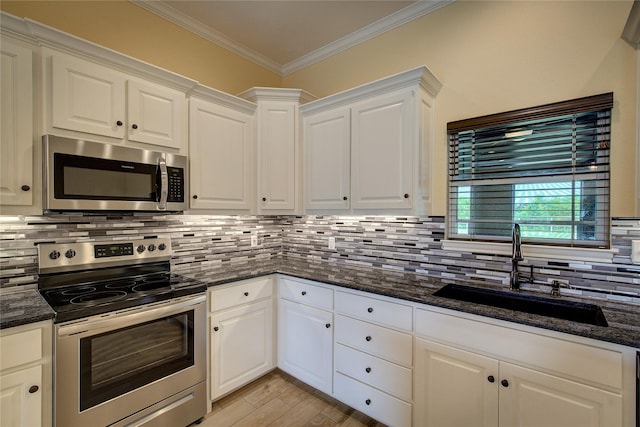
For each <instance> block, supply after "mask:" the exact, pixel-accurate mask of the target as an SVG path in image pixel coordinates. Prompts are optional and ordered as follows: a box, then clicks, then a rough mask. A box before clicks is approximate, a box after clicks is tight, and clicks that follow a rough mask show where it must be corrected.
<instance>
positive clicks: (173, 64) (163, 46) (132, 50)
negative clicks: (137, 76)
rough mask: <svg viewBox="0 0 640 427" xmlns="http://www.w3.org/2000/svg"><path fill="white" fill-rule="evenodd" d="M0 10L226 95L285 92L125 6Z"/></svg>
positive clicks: (21, 5) (276, 80)
mask: <svg viewBox="0 0 640 427" xmlns="http://www.w3.org/2000/svg"><path fill="white" fill-rule="evenodd" d="M0 9H2V10H3V11H4V12H7V13H10V14H12V15H15V16H18V17H20V18H25V17H28V18H31V19H33V20H34V21H38V22H41V23H43V24H46V25H49V26H51V27H54V28H57V29H59V30H62V31H65V32H67V33H70V34H73V35H76V36H78V37H81V38H83V39H85V40H89V41H91V42H94V43H97V44H99V45H102V46H105V47H108V48H111V49H113V50H116V51H118V52H121V53H124V54H126V55H129V56H132V57H134V58H138V59H141V60H143V61H146V62H149V63H151V64H154V65H157V66H159V67H162V68H165V69H167V70H170V71H173V72H175V73H178V74H181V75H183V76H186V77H190V78H192V79H194V80H197V81H199V82H200V83H202V84H204V85H206V86H210V87H213V88H216V89H219V90H222V91H224V92H228V93H232V94H235V93H240V92H242V91H244V90H246V89H248V88H251V87H254V86H271V87H280V86H282V77H281V76H280V75H278V74H275V73H273V72H271V71H269V70H267V69H265V68H263V67H261V66H259V65H256V64H255V63H253V62H251V61H248V60H246V59H244V58H241V57H240V56H238V55H236V54H234V53H232V52H230V51H228V50H226V49H223V48H221V47H219V46H217V45H215V44H213V43H211V42H209V41H207V40H205V39H203V38H202V37H199V36H196V35H195V34H193V33H190V32H189V31H187V30H185V29H184V28H182V27H180V26H178V25H175V24H172V23H170V22H169V21H167V20H165V19H163V18H160V17H159V16H156V15H154V14H153V13H150V12H148V11H146V10H145V9H143V8H141V7H139V6H136V5H134V4H133V3H130V2H129V1H126V0H110V1H95V0H93V1H5V0H2V1H0Z"/></svg>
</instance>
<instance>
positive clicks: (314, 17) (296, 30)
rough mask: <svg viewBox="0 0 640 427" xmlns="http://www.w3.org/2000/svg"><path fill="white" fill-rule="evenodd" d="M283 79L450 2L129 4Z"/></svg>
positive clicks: (172, 0)
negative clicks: (283, 76)
mask: <svg viewBox="0 0 640 427" xmlns="http://www.w3.org/2000/svg"><path fill="white" fill-rule="evenodd" d="M130 1H131V2H132V3H134V4H137V5H139V6H141V7H143V8H145V9H147V10H149V11H151V12H153V13H155V14H157V15H159V16H162V17H163V18H165V19H167V20H169V21H171V22H174V23H176V24H178V25H180V26H182V27H184V28H186V29H188V30H189V31H192V32H194V33H196V34H198V35H200V36H202V37H204V38H206V39H208V40H210V41H212V42H214V43H216V44H218V45H221V46H222V47H225V48H227V49H229V50H231V51H232V52H235V53H237V54H239V55H241V56H243V57H245V58H248V59H250V60H251V61H253V62H255V63H257V64H259V65H262V66H264V67H266V68H268V69H270V70H272V71H274V72H277V73H279V74H281V75H287V74H290V73H292V72H294V71H297V70H299V69H301V68H304V67H306V66H308V65H311V64H313V63H314V62H317V61H320V60H322V59H324V58H327V57H329V56H331V55H334V54H336V53H338V52H340V51H342V50H345V49H348V48H349V47H352V46H354V45H356V44H358V43H361V42H363V41H365V40H369V39H371V38H373V37H375V36H377V35H379V34H382V33H384V32H385V31H389V30H391V29H393V28H396V27H398V26H400V25H402V24H405V23H407V22H409V21H412V20H414V19H416V18H419V17H420V16H423V15H425V14H427V13H429V12H431V11H433V10H436V9H439V8H440V7H442V6H445V5H447V4H449V3H450V2H451V1H453V0H419V1H415V0H410V1H404V0H349V1H346V0H288V1H287V0H285V1H275V0H257V1H255V0H254V1H245V0H130Z"/></svg>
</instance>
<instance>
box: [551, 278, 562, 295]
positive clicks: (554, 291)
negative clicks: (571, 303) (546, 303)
mask: <svg viewBox="0 0 640 427" xmlns="http://www.w3.org/2000/svg"><path fill="white" fill-rule="evenodd" d="M551 296H552V297H557V298H559V297H560V282H558V281H557V280H554V281H553V282H551Z"/></svg>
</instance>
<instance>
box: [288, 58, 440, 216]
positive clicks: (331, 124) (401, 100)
mask: <svg viewBox="0 0 640 427" xmlns="http://www.w3.org/2000/svg"><path fill="white" fill-rule="evenodd" d="M440 87H441V84H440V82H439V81H438V80H437V79H436V78H435V76H434V75H433V74H431V72H430V71H429V70H428V69H427V68H426V67H424V66H423V67H418V68H415V69H413V70H409V71H406V72H403V73H400V74H397V75H394V76H391V77H387V78H384V79H381V80H378V81H375V82H373V83H369V84H366V85H363V86H360V87H357V88H354V89H350V90H347V91H345V92H342V93H339V94H336V95H332V96H329V97H326V98H323V99H320V100H317V101H314V102H310V103H309V104H306V105H304V106H302V107H301V108H300V110H301V114H302V116H303V123H304V135H303V138H304V159H305V163H304V164H305V171H304V188H305V208H306V209H307V210H309V211H334V212H336V213H349V212H352V213H413V214H429V213H431V204H432V191H431V188H432V186H433V178H432V170H431V158H432V155H431V153H432V145H433V126H432V123H433V105H434V98H435V96H436V95H437V93H438V91H439V90H440Z"/></svg>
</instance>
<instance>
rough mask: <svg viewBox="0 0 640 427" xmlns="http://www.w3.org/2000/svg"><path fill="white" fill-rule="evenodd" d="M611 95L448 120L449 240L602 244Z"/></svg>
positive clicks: (606, 235) (606, 241)
mask: <svg viewBox="0 0 640 427" xmlns="http://www.w3.org/2000/svg"><path fill="white" fill-rule="evenodd" d="M612 105H613V94H612V93H608V94H603V95H596V96H593V97H587V98H580V99H577V100H571V101H565V102H560V103H555V104H548V105H545V106H540V107H534V108H529V109H523V110H517V111H511V112H507V113H500V114H495V115H491V116H484V117H478V118H474V119H468V120H462V121H458V122H452V123H449V124H448V126H447V127H448V134H449V223H448V235H449V236H448V237H449V239H462V240H481V241H505V240H509V239H510V238H511V229H512V227H513V224H514V223H518V224H520V228H521V232H522V238H523V241H525V242H527V243H540V244H546V245H549V244H552V245H553V244H555V245H563V246H586V247H598V248H600V247H609V147H610V122H611V107H612Z"/></svg>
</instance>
